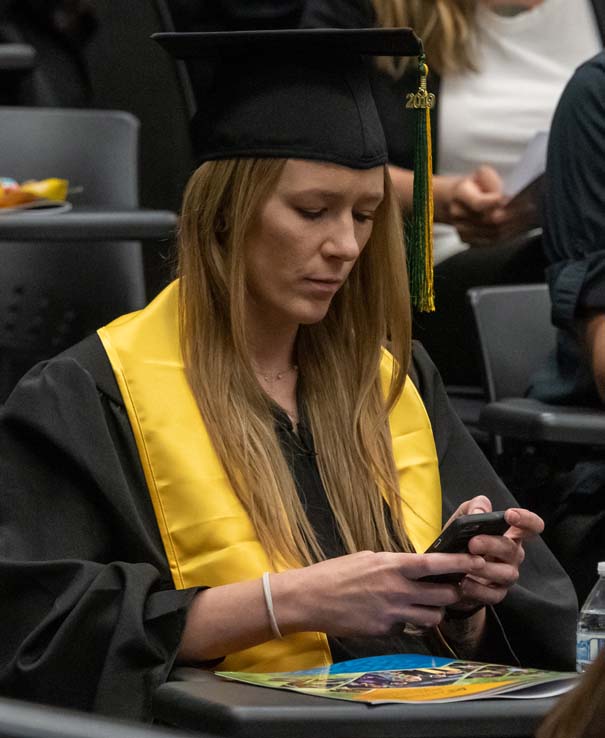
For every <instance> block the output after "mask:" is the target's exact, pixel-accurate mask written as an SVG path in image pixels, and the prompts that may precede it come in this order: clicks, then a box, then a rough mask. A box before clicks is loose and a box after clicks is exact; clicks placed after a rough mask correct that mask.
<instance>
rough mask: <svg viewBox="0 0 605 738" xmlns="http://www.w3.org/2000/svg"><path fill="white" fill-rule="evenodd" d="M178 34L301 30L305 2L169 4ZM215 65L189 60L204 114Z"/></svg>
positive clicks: (174, 0) (185, 0) (170, 0)
mask: <svg viewBox="0 0 605 738" xmlns="http://www.w3.org/2000/svg"><path fill="white" fill-rule="evenodd" d="M166 4H167V6H168V8H169V10H170V13H171V15H172V19H173V22H174V26H175V29H176V30H177V31H246V30H254V29H271V28H297V27H298V24H299V22H300V14H301V12H302V8H303V5H304V0H166ZM214 67H215V62H213V61H211V60H209V59H205V60H202V59H188V60H187V69H188V70H189V74H190V76H191V82H192V85H193V90H194V94H195V98H196V101H197V107H198V109H199V110H204V107H205V105H206V98H207V96H208V94H209V91H210V89H211V87H212V79H213V74H214Z"/></svg>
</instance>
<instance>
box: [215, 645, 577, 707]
mask: <svg viewBox="0 0 605 738" xmlns="http://www.w3.org/2000/svg"><path fill="white" fill-rule="evenodd" d="M216 673H217V674H218V675H219V676H221V677H224V678H226V679H232V680H235V681H239V682H246V683H247V684H255V685H258V686H263V687H273V688H276V689H287V690H290V691H293V692H304V693H305V694H312V695H316V696H319V697H330V698H332V699H339V700H352V701H355V702H368V703H370V704H380V703H387V702H406V703H414V702H453V701H456V700H474V699H479V698H483V697H514V698H530V697H553V696H555V695H558V694H562V693H563V692H566V691H567V690H569V689H571V688H572V687H573V686H574V685H575V683H576V681H577V679H578V674H576V673H575V672H560V671H543V670H541V669H521V668H517V667H514V666H503V665H500V664H484V663H479V662H475V661H462V660H459V659H453V658H442V657H436V656H422V655H418V654H396V655H392V656H376V657H372V658H364V659H354V660H352V661H342V662H341V663H338V664H333V665H332V666H325V667H320V668H317V669H308V670H305V671H286V672H273V673H267V674H255V673H248V672H242V671H239V672H238V671H218V672H216Z"/></svg>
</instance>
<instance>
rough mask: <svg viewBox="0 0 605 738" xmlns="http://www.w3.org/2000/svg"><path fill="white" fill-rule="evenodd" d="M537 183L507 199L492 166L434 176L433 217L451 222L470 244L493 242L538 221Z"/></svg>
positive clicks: (505, 238) (520, 232)
mask: <svg viewBox="0 0 605 738" xmlns="http://www.w3.org/2000/svg"><path fill="white" fill-rule="evenodd" d="M539 187H540V185H539V183H536V184H535V185H534V186H530V187H528V188H527V189H526V190H524V191H523V192H521V193H520V194H519V195H517V196H516V197H514V198H512V199H510V198H508V197H506V196H505V195H504V194H503V192H502V180H501V178H500V176H499V174H498V173H497V172H496V170H495V169H493V167H490V166H487V165H483V166H481V167H479V168H478V169H476V170H475V171H474V172H471V173H470V174H469V175H466V176H462V177H454V178H451V177H444V178H442V180H441V181H439V178H436V187H435V210H436V215H435V219H436V220H437V221H442V222H445V223H450V224H451V225H453V226H454V227H455V228H456V230H457V231H458V234H459V235H460V238H461V239H462V240H463V241H464V242H465V243H468V244H470V245H471V246H479V247H481V246H492V245H494V244H497V243H501V242H503V241H508V240H511V239H513V238H515V237H516V236H518V235H520V234H522V233H526V232H527V231H529V230H531V229H532V228H534V227H536V226H537V225H538V224H539V213H538V201H539V197H538V196H539Z"/></svg>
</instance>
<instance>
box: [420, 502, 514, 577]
mask: <svg viewBox="0 0 605 738" xmlns="http://www.w3.org/2000/svg"><path fill="white" fill-rule="evenodd" d="M508 527H509V525H508V523H507V522H506V520H505V519H504V512H503V511H497V512H490V513H479V514H476V515H461V516H460V517H459V518H456V520H453V521H452V522H451V523H450V524H449V525H448V526H447V528H445V529H444V530H443V531H441V533H440V535H439V537H438V538H436V539H435V540H434V541H433V543H431V545H430V546H429V547H428V548H427V550H426V551H425V553H465V552H466V550H467V547H468V542H469V541H470V540H471V538H474V536H480V535H490V536H501V535H502V534H503V533H504V532H505V531H506V530H507V529H508ZM463 577H464V574H463V573H457V572H452V573H451V574H435V575H432V576H428V577H422V579H421V580H420V581H422V582H449V583H454V584H457V583H458V582H459V581H460V580H461V579H462V578H463Z"/></svg>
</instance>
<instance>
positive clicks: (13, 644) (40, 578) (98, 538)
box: [0, 336, 576, 719]
mask: <svg viewBox="0 0 605 738" xmlns="http://www.w3.org/2000/svg"><path fill="white" fill-rule="evenodd" d="M414 372H415V375H416V376H415V381H416V383H417V386H418V388H419V391H420V393H421V396H422V398H423V400H424V403H425V406H426V410H427V413H428V416H429V418H430V420H431V423H432V426H433V430H434V434H435V443H436V448H437V453H438V458H439V468H440V475H441V483H442V488H443V518H444V520H447V519H448V518H449V516H450V515H451V514H452V513H453V511H454V510H455V509H456V508H457V506H458V505H459V504H460V503H461V502H463V501H464V500H466V499H468V498H470V497H472V496H473V495H476V494H479V493H482V494H486V495H488V496H489V497H490V498H491V499H492V501H493V505H494V508H495V509H499V508H506V507H509V506H511V505H514V504H515V502H514V500H513V498H512V497H511V496H510V494H509V493H508V491H507V490H506V489H505V487H504V486H503V485H502V483H501V482H500V480H499V479H498V478H497V476H496V475H495V473H494V471H493V470H492V468H491V467H490V465H489V463H488V462H487V461H486V459H485V458H484V456H483V455H482V453H481V452H480V451H479V449H478V448H477V446H476V445H475V444H474V442H473V441H472V439H471V438H470V437H469V436H468V434H467V433H466V431H465V429H464V427H463V426H462V424H461V422H460V421H459V420H458V418H457V417H456V415H455V414H454V413H453V412H452V410H451V408H450V406H449V403H448V401H447V397H446V396H445V393H444V391H443V387H442V384H441V380H440V378H439V375H438V374H437V372H436V370H435V368H434V366H433V364H432V363H431V361H430V359H429V358H428V357H427V355H426V353H425V352H424V351H423V350H422V348H421V347H419V346H417V347H416V348H415V352H414ZM303 442H304V444H305V446H304V450H305V453H303V454H302V455H301V456H300V458H298V459H296V458H290V463H291V465H292V467H293V474H294V476H295V479H297V480H298V482H299V485H302V487H303V489H302V493H303V494H304V497H305V498H306V499H307V501H308V502H310V503H311V504H310V506H308V511H309V515H310V516H311V518H312V524H313V525H314V527H315V528H317V529H318V534H319V536H320V538H321V540H323V541H327V542H328V543H327V547H328V546H330V542H329V539H331V541H332V542H331V545H332V546H334V547H335V548H334V549H333V550H334V551H335V552H337V551H338V540H337V536H335V533H334V525H333V522H332V520H331V517H330V515H329V514H328V515H327V516H326V515H323V514H320V515H318V514H317V507H318V506H319V507H320V508H321V507H324V508H325V492H323V487H322V486H321V484H320V483H319V484H318V482H317V480H318V479H319V476H318V475H317V472H316V470H315V471H314V468H313V467H314V458H313V455H312V454H309V453H308V451H310V449H311V448H312V440H311V439H309V438H306V439H303ZM282 444H285V445H286V447H287V446H288V444H289V445H290V447H292V439H291V438H290V439H288V438H283V437H282ZM294 451H295V452H296V447H294ZM286 456H287V458H288V456H290V457H291V456H292V455H291V454H289V453H288V451H287V449H286ZM294 456H295V457H296V453H295V454H294ZM315 469H316V467H315ZM0 489H1V490H2V494H1V495H0V521H1V530H2V533H1V535H0V591H1V592H2V597H0V692H2V694H4V695H5V696H7V697H8V696H11V697H20V698H25V699H30V700H34V701H40V702H46V703H50V704H57V705H63V706H66V707H74V708H80V709H85V710H94V711H97V712H101V713H105V714H112V715H117V716H122V717H130V718H139V719H150V715H151V697H152V694H153V692H154V690H155V688H156V687H157V686H158V685H159V684H161V683H162V682H163V681H164V680H166V678H167V677H168V674H169V672H170V670H171V668H172V665H173V662H174V659H175V657H176V653H177V650H178V647H179V642H180V638H181V633H182V630H183V627H184V622H185V616H186V613H187V608H188V606H189V604H190V603H191V600H192V598H193V597H194V595H195V593H196V591H197V590H196V589H195V588H191V589H186V590H175V589H174V586H173V582H172V578H171V575H170V571H169V567H168V562H167V560H166V557H165V554H164V549H163V545H162V541H161V538H160V534H159V531H158V527H157V522H156V519H155V516H154V513H153V508H152V504H151V500H150V496H149V492H148V489H147V486H146V483H145V479H144V475H143V471H142V468H141V464H140V461H139V456H138V452H137V449H136V444H135V441H134V437H133V435H132V430H131V427H130V424H129V421H128V416H127V413H126V410H125V408H124V405H123V402H122V400H121V396H120V394H119V392H118V390H117V387H116V383H115V379H114V376H113V371H112V369H111V366H110V365H109V362H108V361H107V358H106V356H105V353H104V351H103V349H102V347H101V344H100V341H99V340H98V338H97V337H96V336H93V337H91V338H89V339H86V341H84V342H83V343H82V344H80V345H79V346H77V347H75V348H73V349H70V350H69V351H67V352H66V353H65V354H62V355H61V356H59V357H57V358H56V359H53V360H51V361H49V362H48V363H46V364H41V365H38V366H37V367H35V368H34V369H33V370H32V371H31V372H30V373H29V374H28V375H26V377H25V378H24V379H23V380H22V381H21V382H20V384H19V385H18V386H17V388H16V389H15V391H14V392H13V394H12V395H11V397H10V398H9V399H8V401H7V403H6V405H5V406H4V408H3V410H2V413H1V415H0ZM419 493H420V491H419ZM314 508H315V509H314ZM526 551H527V557H526V560H525V562H524V564H523V566H522V567H521V573H520V579H519V581H518V583H517V584H516V585H515V586H514V587H513V588H512V589H511V590H510V592H509V594H508V596H507V598H506V599H505V601H504V602H503V603H502V604H500V605H498V606H497V607H496V608H494V609H493V611H492V612H491V613H490V625H491V628H490V631H491V633H492V645H491V646H490V655H491V657H492V659H494V660H496V659H501V660H504V661H511V662H513V663H514V662H515V657H516V658H517V659H518V660H519V661H520V662H521V663H522V664H523V665H525V666H542V667H548V668H555V669H569V668H571V667H572V665H573V662H574V633H575V631H574V628H575V618H576V600H575V594H574V592H573V589H572V587H571V583H570V582H569V580H568V579H567V577H566V576H565V574H564V572H563V570H562V569H561V568H560V567H559V565H558V563H557V562H556V560H555V559H554V557H553V556H552V554H551V553H550V551H549V550H548V549H547V547H546V546H545V544H544V543H543V542H542V541H541V540H539V539H538V540H534V541H530V542H528V543H527V546H526ZM201 584H203V583H201ZM363 640H364V641H365V642H364V643H350V642H349V643H339V644H336V643H335V642H334V641H332V643H331V646H332V647H333V648H334V649H335V651H334V653H335V655H336V656H337V657H342V655H343V654H344V655H350V654H351V653H353V654H363V653H366V652H368V651H370V652H372V651H373V652H374V653H376V652H381V651H382V650H384V649H387V650H388V644H386V645H385V643H379V642H378V641H376V642H374V643H372V642H371V640H368V639H363ZM394 643H395V642H391V646H390V649H391V650H393V649H395V650H396V649H406V648H407V649H408V650H416V649H417V648H418V646H419V644H418V639H417V638H411V639H410V638H408V640H407V642H405V641H404V639H403V638H402V639H400V640H398V641H397V642H396V645H394ZM513 654H514V655H513Z"/></svg>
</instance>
